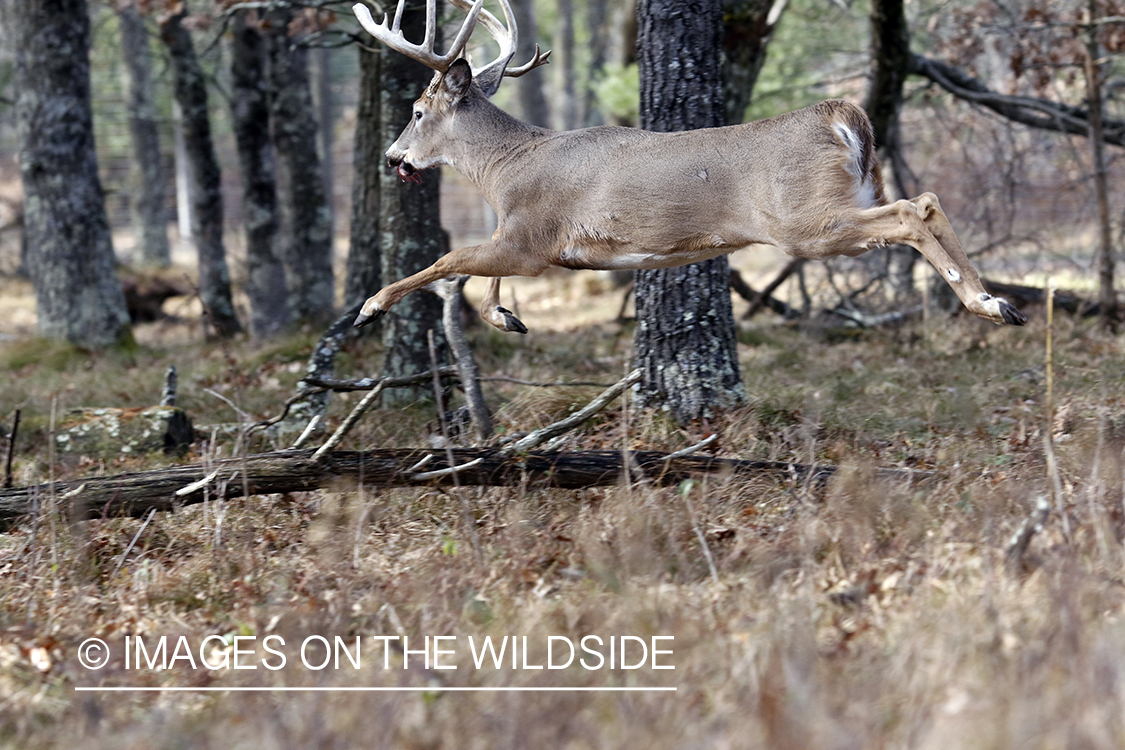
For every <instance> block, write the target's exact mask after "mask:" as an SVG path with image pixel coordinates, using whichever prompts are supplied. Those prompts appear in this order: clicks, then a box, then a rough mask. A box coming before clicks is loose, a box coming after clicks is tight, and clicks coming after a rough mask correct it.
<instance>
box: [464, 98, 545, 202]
mask: <svg viewBox="0 0 1125 750" xmlns="http://www.w3.org/2000/svg"><path fill="white" fill-rule="evenodd" d="M453 117H454V118H456V120H455V122H456V132H457V137H456V138H454V139H453V143H451V144H450V145H451V148H450V151H449V152H448V156H447V159H446V162H447V163H448V164H449V165H450V166H451V167H453V168H454V169H456V170H457V171H458V172H460V173H461V174H463V175H465V177H467V178H468V179H469V180H470V181H471V182H472V183H473V184H474V185H476V187H477V189H478V190H480V191H481V193H483V194H484V197H485V200H487V201H488V202H489V203H491V204H492V206H493V207H494V208H496V207H498V205H499V199H500V197H501V193H502V192H503V188H504V186H505V185H507V184H509V183H510V181H511V176H512V172H513V171H514V170H517V169H518V168H519V167H518V164H519V161H520V159H519V156H520V155H521V154H524V153H527V151H528V149H529V147H530V146H532V145H533V144H534V143H535V142H536V141H539V140H542V139H543V138H545V137H547V136H548V135H549V134H550V133H551V131H549V130H545V129H543V128H538V127H535V126H534V125H529V124H527V123H525V122H522V121H521V120H518V119H516V118H515V117H512V116H511V115H509V114H508V113H507V112H505V111H504V110H502V109H500V108H499V107H497V106H496V105H494V104H493V103H492V102H490V101H488V99H487V98H485V97H484V96H483V95H482V94H479V93H477V92H473V93H472V94H470V95H469V96H468V97H466V100H465V101H463V102H462V103H461V105H460V106H459V107H458V108H457V110H456V112H455V113H454V115H453Z"/></svg>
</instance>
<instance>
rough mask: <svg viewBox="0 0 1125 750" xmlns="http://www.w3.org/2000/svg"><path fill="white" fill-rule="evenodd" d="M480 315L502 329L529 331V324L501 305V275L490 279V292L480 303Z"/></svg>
mask: <svg viewBox="0 0 1125 750" xmlns="http://www.w3.org/2000/svg"><path fill="white" fill-rule="evenodd" d="M480 316H481V317H482V318H484V320H485V322H486V323H488V324H489V325H493V326H496V327H497V328H499V329H500V330H501V331H511V332H513V333H527V326H525V325H524V324H523V323H522V322H520V319H519V318H517V317H516V316H515V315H513V314H512V311H511V310H509V309H508V308H506V307H501V306H500V277H499V276H494V277H492V278H491V279H489V280H488V292H487V293H486V294H485V295H484V300H483V301H482V302H481V303H480Z"/></svg>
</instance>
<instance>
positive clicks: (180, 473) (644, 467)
mask: <svg viewBox="0 0 1125 750" xmlns="http://www.w3.org/2000/svg"><path fill="white" fill-rule="evenodd" d="M314 453H315V451H313V450H285V451H275V452H272V453H259V454H253V455H248V456H239V457H235V458H226V459H222V460H219V461H213V462H210V463H208V464H187V465H181V466H170V467H167V468H164V469H154V470H151V471H142V472H133V473H128V474H118V475H116V476H111V477H96V478H90V479H76V480H73V481H69V482H56V483H55V485H54V487H53V488H52V486H51V485H50V484H40V485H33V486H29V487H20V488H16V489H10V490H3V491H0V530H2V529H7V528H11V527H12V526H14V525H15V524H16V523H18V522H19V520H20V519H21V518H24V517H26V516H29V515H31V514H32V513H34V512H36V510H37V509H39V508H41V507H43V506H45V505H46V504H47V502H48V498H50V497H54V498H56V502H57V503H58V504H59V507H60V510H61V511H62V512H64V513H66V514H67V515H68V516H69V517H70V518H71V519H72V520H82V519H93V518H102V517H107V516H134V517H139V516H142V515H144V514H145V513H147V512H148V511H150V510H153V509H155V510H171V509H173V508H175V507H177V506H182V505H191V504H193V503H199V502H203V500H204V499H205V497H208V498H211V499H216V498H220V497H222V498H235V497H241V496H243V495H270V494H276V493H285V492H307V491H310V490H316V489H321V488H331V489H345V488H348V487H351V486H355V484H356V483H357V482H358V481H359V479H360V477H362V478H363V481H364V483H365V484H366V485H368V486H379V487H391V486H410V485H432V484H441V485H451V484H453V481H454V478H453V475H452V474H445V475H444V476H440V477H437V478H430V477H432V476H433V474H434V473H435V472H436V471H437V470H440V469H442V468H448V466H449V464H448V463H447V457H446V451H445V450H430V449H423V448H417V449H415V448H395V449H387V450H373V451H333V452H331V453H327V454H325V455H324V456H323V457H322V458H321V459H320V460H319V461H314V460H313V454H314ZM427 456H428V457H429V458H427ZM628 456H629V458H628V460H629V462H630V464H631V476H632V478H633V480H634V481H637V480H639V479H640V478H643V479H645V480H647V481H649V482H652V483H653V484H656V485H673V484H676V483H678V482H680V481H682V480H684V479H687V478H688V477H692V476H697V475H699V474H712V475H734V476H739V477H762V478H771V479H774V480H775V481H776V480H789V479H792V480H794V481H801V482H806V483H814V484H822V483H824V482H826V481H827V480H828V479H829V478H830V477H832V476H833V475H834V474H835V473H836V471H837V467H835V466H819V465H818V466H809V465H805V464H790V463H784V462H777V461H747V460H741V459H733V458H718V457H715V456H700V455H688V456H677V455H675V454H669V453H664V452H660V451H633V452H630V453H629V454H628ZM453 461H454V465H455V466H463V465H465V464H472V465H471V466H465V467H464V468H462V469H460V470H458V471H457V479H458V480H459V481H460V483H461V485H462V486H465V485H484V486H511V485H519V484H521V483H523V482H524V481H527V482H528V484H530V485H535V486H547V487H559V488H564V489H581V488H585V487H605V486H611V485H615V484H617V483H618V482H619V481H620V480H621V477H622V475H623V472H624V470H625V460H624V458H623V456H622V453H621V452H620V451H575V452H565V453H553V452H537V451H533V452H529V453H524V454H518V455H516V456H510V455H506V454H505V453H504V450H503V449H502V448H460V449H455V450H453ZM478 461H479V462H478ZM423 463H424V465H425V468H426V472H425V474H419V473H416V472H417V471H418V469H419V468H420V465H421V464H423ZM876 476H877V478H880V479H885V480H889V481H906V482H909V481H913V480H915V479H920V478H924V477H926V476H928V472H916V471H912V470H910V469H879V470H877V472H876Z"/></svg>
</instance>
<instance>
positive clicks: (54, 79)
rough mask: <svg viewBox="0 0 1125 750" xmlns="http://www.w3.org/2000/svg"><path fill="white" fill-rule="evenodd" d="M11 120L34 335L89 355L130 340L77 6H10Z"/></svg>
mask: <svg viewBox="0 0 1125 750" xmlns="http://www.w3.org/2000/svg"><path fill="white" fill-rule="evenodd" d="M7 5H8V7H7V8H6V12H5V14H4V15H5V18H4V24H5V26H6V27H7V28H8V31H9V32H10V36H9V38H10V39H11V40H12V42H13V44H14V47H15V52H16V72H15V86H14V87H13V89H12V90H13V92H14V93H15V96H16V101H15V107H14V109H15V114H16V122H17V129H18V136H19V144H20V175H21V177H22V179H23V191H24V219H23V222H24V238H25V239H26V242H27V247H28V255H29V258H28V259H29V265H30V268H29V270H30V272H31V279H32V283H33V285H34V287H35V299H36V305H37V314H38V327H39V332H40V333H41V334H42V335H43V336H46V337H47V338H54V339H65V340H68V341H70V342H71V343H73V344H75V345H77V346H82V347H91V348H100V347H104V346H109V345H111V344H114V343H116V342H119V341H122V340H123V339H127V338H130V337H131V335H132V334H131V332H130V328H129V315H128V313H127V312H126V309H125V295H124V294H123V292H122V290H121V284H120V283H119V282H118V280H117V277H116V275H115V273H114V264H115V262H116V261H115V258H114V254H113V245H112V243H111V238H110V231H109V220H108V218H107V216H106V211H105V194H104V193H103V191H102V185H101V181H100V180H99V179H98V165H97V156H96V154H95V151H94V130H93V116H92V113H91V108H90V62H89V52H90V19H89V16H88V15H87V9H86V2H85V0H9V2H8V4H7Z"/></svg>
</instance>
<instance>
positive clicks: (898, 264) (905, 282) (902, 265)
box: [864, 0, 918, 298]
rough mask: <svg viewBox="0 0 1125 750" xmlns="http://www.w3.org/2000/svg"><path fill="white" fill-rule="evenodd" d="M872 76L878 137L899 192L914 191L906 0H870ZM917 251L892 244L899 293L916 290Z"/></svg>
mask: <svg viewBox="0 0 1125 750" xmlns="http://www.w3.org/2000/svg"><path fill="white" fill-rule="evenodd" d="M869 17H870V20H871V82H870V84H869V86H868V89H867V101H866V102H865V103H864V109H865V110H866V111H867V116H868V117H869V118H870V119H871V124H872V126H873V127H874V128H875V143H876V144H877V145H878V147H879V149H880V150H881V151H882V152H883V154H884V155H885V156H886V157H887V158H888V159H889V161H890V164H891V172H892V177H893V180H894V186H895V190H896V191H897V192H898V195H899V197H905V196H907V195H914V194H915V193H916V190H915V189H914V186H912V185H911V186H908V185H907V184H906V181H907V175H908V173H909V169H908V167H907V166H906V160H905V158H904V157H903V153H902V138H901V134H900V131H899V127H900V126H899V123H900V113H901V112H902V103H903V86H904V85H905V83H906V77H907V75H908V74H909V72H910V28H909V26H908V25H907V22H906V10H905V8H904V6H903V0H871V10H870V15H869ZM917 257H918V253H916V252H915V251H914V248H912V247H907V246H906V245H895V246H893V247H890V248H888V249H887V252H886V255H885V259H886V263H887V267H886V273H887V275H888V279H889V281H890V284H891V288H892V289H893V290H894V293H895V296H896V297H897V298H902V297H904V296H907V295H909V294H910V293H912V292H913V291H914V261H915V259H916V258H917Z"/></svg>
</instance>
